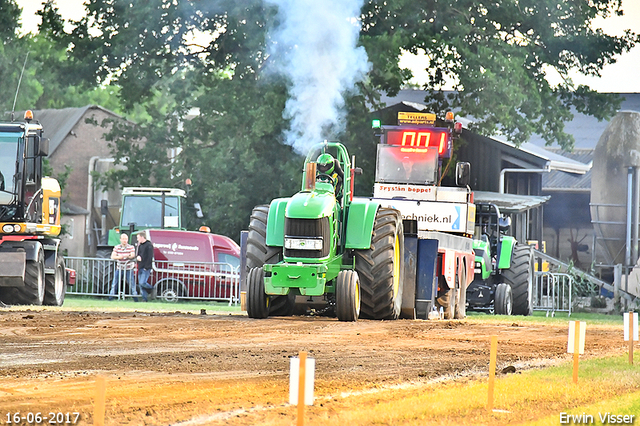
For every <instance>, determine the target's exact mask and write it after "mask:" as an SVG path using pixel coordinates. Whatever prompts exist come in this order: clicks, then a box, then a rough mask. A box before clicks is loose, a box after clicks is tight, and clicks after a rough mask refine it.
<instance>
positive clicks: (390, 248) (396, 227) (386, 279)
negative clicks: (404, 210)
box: [355, 208, 404, 320]
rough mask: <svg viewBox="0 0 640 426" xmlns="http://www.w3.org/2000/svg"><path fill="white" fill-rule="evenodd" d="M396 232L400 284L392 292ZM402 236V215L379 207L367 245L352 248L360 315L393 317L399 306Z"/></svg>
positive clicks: (380, 317)
mask: <svg viewBox="0 0 640 426" xmlns="http://www.w3.org/2000/svg"><path fill="white" fill-rule="evenodd" d="M396 234H399V235H398V236H399V238H400V240H399V242H400V244H399V249H400V277H399V279H400V286H399V289H398V292H397V294H396V295H394V294H393V266H394V265H393V261H394V248H395V237H396ZM403 240H404V236H403V233H402V217H401V216H400V212H398V211H397V210H395V209H387V208H380V209H379V210H378V212H377V214H376V218H375V224H374V227H373V235H372V237H371V248H369V249H367V250H355V260H356V272H357V273H358V276H359V278H360V296H361V299H360V303H361V304H360V316H361V317H362V318H370V319H377V320H382V319H397V318H398V317H399V315H400V308H401V305H402V285H403V281H404V277H403V276H404V266H403V263H404V256H403V253H402V250H403V246H404V243H403Z"/></svg>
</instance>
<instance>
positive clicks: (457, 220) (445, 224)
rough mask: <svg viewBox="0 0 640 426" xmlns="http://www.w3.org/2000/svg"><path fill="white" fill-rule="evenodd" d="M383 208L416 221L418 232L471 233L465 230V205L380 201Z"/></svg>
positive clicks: (466, 225) (466, 224)
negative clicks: (396, 210)
mask: <svg viewBox="0 0 640 426" xmlns="http://www.w3.org/2000/svg"><path fill="white" fill-rule="evenodd" d="M380 204H381V205H383V206H385V207H392V208H395V209H398V210H400V213H402V218H403V219H407V220H416V221H417V222H418V230H419V231H441V232H460V233H467V232H473V228H471V229H470V230H468V229H465V228H466V227H468V226H470V225H469V224H468V223H467V204H458V203H429V202H421V203H419V204H418V203H417V202H416V201H405V200H380Z"/></svg>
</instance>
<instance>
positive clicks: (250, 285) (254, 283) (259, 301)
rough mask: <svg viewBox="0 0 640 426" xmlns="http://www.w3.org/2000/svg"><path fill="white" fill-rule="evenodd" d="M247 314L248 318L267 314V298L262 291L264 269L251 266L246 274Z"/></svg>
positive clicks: (262, 316)
mask: <svg viewBox="0 0 640 426" xmlns="http://www.w3.org/2000/svg"><path fill="white" fill-rule="evenodd" d="M247 315H248V316H249V318H266V317H268V316H269V299H268V297H267V295H266V294H265V292H264V271H263V270H262V268H261V267H256V268H251V269H250V270H249V274H248V275H247Z"/></svg>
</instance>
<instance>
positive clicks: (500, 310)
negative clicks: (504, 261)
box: [493, 283, 513, 315]
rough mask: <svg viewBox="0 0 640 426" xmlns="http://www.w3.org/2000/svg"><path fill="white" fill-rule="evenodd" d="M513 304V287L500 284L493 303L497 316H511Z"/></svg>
mask: <svg viewBox="0 0 640 426" xmlns="http://www.w3.org/2000/svg"><path fill="white" fill-rule="evenodd" d="M512 303H513V300H512V295H511V286H510V285H509V284H505V283H500V284H498V286H497V287H496V295H495V297H494V302H493V309H494V312H495V313H496V315H511V307H512Z"/></svg>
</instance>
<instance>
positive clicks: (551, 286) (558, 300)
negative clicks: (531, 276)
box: [533, 272, 573, 316]
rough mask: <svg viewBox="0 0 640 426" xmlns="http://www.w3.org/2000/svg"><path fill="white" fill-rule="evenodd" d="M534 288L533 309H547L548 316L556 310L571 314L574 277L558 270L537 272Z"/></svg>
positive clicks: (552, 314) (553, 314)
mask: <svg viewBox="0 0 640 426" xmlns="http://www.w3.org/2000/svg"><path fill="white" fill-rule="evenodd" d="M535 278H536V279H535V285H534V289H533V310H534V311H547V316H549V315H551V316H555V313H556V312H567V314H568V315H569V316H570V315H571V291H572V287H573V278H572V277H571V275H569V274H562V273H558V272H554V273H552V272H536V273H535Z"/></svg>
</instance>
